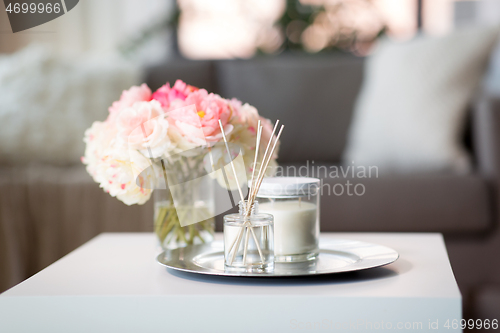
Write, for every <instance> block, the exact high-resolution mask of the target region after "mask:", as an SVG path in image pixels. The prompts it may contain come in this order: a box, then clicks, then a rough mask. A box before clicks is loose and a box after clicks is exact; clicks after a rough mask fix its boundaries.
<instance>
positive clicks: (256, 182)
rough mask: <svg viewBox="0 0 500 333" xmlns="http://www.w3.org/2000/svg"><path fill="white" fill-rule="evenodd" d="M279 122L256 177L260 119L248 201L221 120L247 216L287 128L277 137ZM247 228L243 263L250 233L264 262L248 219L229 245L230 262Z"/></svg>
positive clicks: (259, 127)
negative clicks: (242, 189)
mask: <svg viewBox="0 0 500 333" xmlns="http://www.w3.org/2000/svg"><path fill="white" fill-rule="evenodd" d="M278 124H279V120H277V121H276V124H275V125H274V128H273V132H272V134H271V137H270V138H269V142H268V143H267V147H266V150H265V152H264V155H263V156H262V159H261V162H260V168H259V172H258V173H257V176H256V177H255V170H256V168H257V161H258V158H259V146H260V141H261V136H262V128H263V126H261V124H260V120H259V123H258V125H257V137H256V144H255V157H254V163H253V168H252V178H251V182H250V190H249V192H248V199H247V201H245V198H244V196H243V193H242V192H241V187H240V184H239V181H238V177H237V174H236V169H235V168H234V164H233V159H232V158H231V153H230V152H229V146H228V143H227V139H226V134H225V133H224V128H223V126H222V122H221V121H220V120H219V126H220V130H221V132H222V137H223V139H224V143H225V145H226V150H227V153H228V155H229V160H230V163H231V169H232V171H233V174H234V178H235V180H236V185H237V186H238V192H239V194H240V197H241V202H242V204H243V208H244V212H245V216H246V217H249V216H250V215H251V213H252V207H253V204H254V202H255V198H256V196H257V193H258V192H259V188H260V185H261V184H262V181H263V179H264V177H265V174H266V169H267V167H268V166H269V162H271V159H272V156H273V155H274V151H275V149H276V145H277V144H278V141H279V138H280V136H281V133H282V132H283V129H284V128H285V126H284V125H281V128H280V130H279V132H278V135H277V136H276V138H275V136H274V134H275V133H276V129H277V128H278ZM273 138H274V140H273ZM273 141H274V143H273ZM271 145H272V148H271ZM269 148H271V150H269ZM245 229H246V237H245V246H244V249H243V264H245V263H246V257H247V250H248V240H249V238H250V233H251V234H252V237H253V239H254V241H255V244H256V247H257V250H258V252H259V256H260V259H261V261H262V263H264V256H263V254H262V250H261V248H260V246H259V242H258V240H257V237H256V235H255V232H254V230H253V228H252V225H251V222H250V220H249V219H248V220H246V221H245V223H244V224H243V225H242V226H241V229H240V231H239V232H238V234H237V235H236V237H235V238H234V240H233V242H232V244H231V246H230V247H229V251H228V254H230V255H231V252H232V255H231V259H230V264H232V263H233V261H234V258H235V257H236V253H237V252H238V249H239V248H240V245H241V241H242V238H243V234H244V232H245ZM249 231H250V232H249Z"/></svg>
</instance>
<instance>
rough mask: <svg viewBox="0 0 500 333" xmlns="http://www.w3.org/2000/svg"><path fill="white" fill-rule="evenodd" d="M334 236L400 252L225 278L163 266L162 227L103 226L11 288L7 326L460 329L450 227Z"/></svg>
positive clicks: (2, 301) (0, 320)
mask: <svg viewBox="0 0 500 333" xmlns="http://www.w3.org/2000/svg"><path fill="white" fill-rule="evenodd" d="M218 237H220V235H218ZM333 237H336V238H345V239H355V240H361V241H366V242H372V243H378V244H382V245H386V246H389V247H392V248H394V249H395V250H397V251H398V252H399V253H400V258H399V259H398V260H397V261H396V262H395V263H393V264H391V265H388V266H386V267H383V268H377V269H372V270H367V271H364V272H359V273H354V274H348V275H341V276H334V275H330V276H326V277H323V278H320V279H314V280H306V279H298V278H296V279H293V278H292V279H287V280H270V279H266V280H256V279H250V278H215V277H203V276H198V275H194V274H189V273H181V272H173V271H169V270H167V269H166V268H164V267H162V266H160V265H159V264H158V263H156V262H155V257H156V255H157V254H158V250H159V248H158V247H157V246H156V244H157V243H156V241H155V238H154V236H153V235H152V234H148V233H119V234H118V233H117V234H102V235H100V236H98V237H96V238H94V239H93V240H91V241H90V242H88V243H86V244H85V245H83V246H82V247H80V248H78V249H77V250H75V251H73V252H72V253H70V254H69V255H67V256H65V257H64V258H62V259H60V260H59V261H57V262H56V263H54V264H52V265H51V266H49V267H47V268H46V269H44V270H42V271H41V272H39V273H38V274H36V275H34V276H33V277H31V278H29V279H28V280H26V281H24V282H22V283H20V284H19V285H17V286H15V287H14V288H12V289H10V290H8V291H6V292H4V293H3V294H1V295H0V332H8V333H14V332H40V333H41V332H50V333H54V332H64V333H69V332H72V333H73V332H86V333H87V332H106V333H112V332H120V333H123V332H134V333H135V332H140V333H144V332H155V333H157V332H173V333H179V332H217V333H223V332H231V333H235V332H290V331H291V332H296V331H299V332H302V331H306V332H307V331H335V330H337V331H353V330H355V331H374V330H382V331H385V330H386V329H388V328H389V327H391V328H392V330H396V331H398V329H397V328H401V329H399V331H412V330H413V329H408V328H410V327H415V331H419V332H422V331H424V332H425V331H429V325H432V328H435V327H436V326H437V328H438V329H437V330H434V329H432V331H433V332H435V331H443V332H450V331H454V330H452V329H447V328H446V327H444V326H445V324H446V322H447V321H448V320H449V322H448V323H449V325H450V326H451V324H452V321H453V319H455V320H460V319H461V295H460V292H459V290H458V287H457V284H456V282H455V278H454V276H453V272H452V270H451V266H450V263H449V260H448V256H447V254H446V248H445V246H444V242H443V239H442V236H441V235H440V234H409V233H339V234H322V241H327V240H328V239H331V238H333ZM405 326H406V327H405ZM377 328H378V329H377ZM382 328H385V329H382Z"/></svg>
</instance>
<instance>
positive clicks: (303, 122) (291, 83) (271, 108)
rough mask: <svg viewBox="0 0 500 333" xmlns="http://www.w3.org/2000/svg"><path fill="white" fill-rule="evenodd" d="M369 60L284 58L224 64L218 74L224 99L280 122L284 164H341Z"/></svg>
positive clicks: (281, 151)
mask: <svg viewBox="0 0 500 333" xmlns="http://www.w3.org/2000/svg"><path fill="white" fill-rule="evenodd" d="M362 64H363V59H361V58H355V57H352V56H337V57H332V56H328V57H311V56H308V57H301V56H289V57H287V56H279V57H275V58H273V57H267V58H256V59H251V60H243V61H240V60H231V61H221V62H218V63H217V64H216V75H217V80H218V84H219V89H220V93H221V95H222V96H224V97H227V98H231V97H236V98H238V99H240V100H242V101H243V102H247V103H250V104H252V105H254V106H255V107H256V108H257V109H258V110H259V113H260V114H261V115H262V116H264V117H266V118H271V119H272V120H273V121H275V120H276V119H280V121H281V122H282V123H283V124H284V125H285V126H286V130H285V132H284V133H283V136H282V138H281V142H282V144H281V147H280V153H279V161H280V162H298V161H305V160H308V159H309V160H313V159H314V160H318V161H339V160H340V156H341V154H342V151H343V149H344V146H345V142H346V135H347V129H348V126H349V122H350V119H351V113H352V108H353V104H354V101H355V99H356V95H357V93H358V90H359V87H360V85H361V81H362V72H363V66H362Z"/></svg>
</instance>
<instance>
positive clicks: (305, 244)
mask: <svg viewBox="0 0 500 333" xmlns="http://www.w3.org/2000/svg"><path fill="white" fill-rule="evenodd" d="M259 212H262V213H268V214H272V215H273V216H274V255H275V256H290V255H297V254H304V253H311V252H315V251H317V249H318V236H319V225H318V223H317V218H318V216H317V214H318V210H317V207H316V205H314V204H312V203H310V202H304V201H299V200H298V199H297V200H286V201H283V200H277V201H271V202H266V203H262V204H260V205H259Z"/></svg>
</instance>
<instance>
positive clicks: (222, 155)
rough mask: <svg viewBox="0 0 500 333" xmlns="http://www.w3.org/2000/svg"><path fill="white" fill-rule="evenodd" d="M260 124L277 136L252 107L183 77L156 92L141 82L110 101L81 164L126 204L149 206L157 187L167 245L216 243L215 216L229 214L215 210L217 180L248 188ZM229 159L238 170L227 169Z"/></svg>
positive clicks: (158, 216) (158, 225)
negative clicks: (245, 185) (196, 84)
mask: <svg viewBox="0 0 500 333" xmlns="http://www.w3.org/2000/svg"><path fill="white" fill-rule="evenodd" d="M259 121H260V123H261V124H262V133H261V136H262V140H261V141H260V142H262V144H264V143H265V142H268V141H269V140H270V139H271V138H272V137H273V138H274V136H273V134H272V133H273V131H272V124H271V122H270V121H269V120H268V119H265V118H262V117H261V116H259V113H258V112H257V109H256V108H254V107H253V106H251V105H249V104H242V103H241V102H240V101H238V100H237V99H231V100H228V99H224V98H222V97H220V96H219V95H216V94H213V93H209V92H207V91H206V90H205V89H199V88H196V87H194V86H191V85H188V84H186V83H184V82H182V81H180V80H178V81H176V82H175V84H174V85H173V86H172V87H171V86H170V85H169V84H168V83H167V84H166V85H164V86H162V87H161V88H159V89H158V90H157V91H156V92H154V93H153V92H152V91H151V90H150V89H149V87H148V86H147V85H146V84H143V85H141V86H134V87H132V88H130V89H129V90H127V91H124V92H123V93H122V95H121V98H120V100H118V101H116V102H114V103H113V104H112V105H111V107H110V108H109V115H108V117H107V119H106V120H105V121H102V122H101V121H96V122H94V123H93V125H92V126H91V127H90V128H89V129H88V130H87V131H86V132H85V138H84V142H85V143H86V149H85V156H84V157H82V162H83V163H84V164H85V165H86V166H87V171H88V172H89V174H90V175H91V176H92V177H93V179H94V181H96V182H97V183H99V184H100V187H102V188H103V189H104V191H106V192H108V193H109V194H110V195H111V196H113V197H116V198H117V199H118V200H120V201H122V202H123V203H125V204H126V205H133V204H139V205H141V204H144V203H145V202H147V201H148V200H149V199H150V197H151V195H152V193H153V192H155V214H154V216H155V225H154V227H155V232H156V234H157V235H158V238H159V240H160V243H161V244H162V246H163V247H164V248H166V249H170V248H176V247H182V246H186V245H189V244H197V243H204V242H209V241H211V240H212V239H213V232H214V216H216V215H217V214H218V213H222V212H224V211H221V212H218V213H216V211H215V208H214V193H213V192H214V186H216V185H215V184H214V180H215V181H216V182H215V183H217V184H218V186H222V187H223V188H225V189H228V190H231V191H232V190H235V189H238V190H239V191H240V192H241V189H240V188H239V186H238V184H242V185H243V184H246V179H248V178H247V177H248V176H249V175H250V174H251V172H252V170H253V169H254V168H256V167H257V166H256V165H254V164H253V162H254V160H256V159H254V156H255V151H256V135H257V128H258V123H259ZM222 131H223V132H224V134H225V136H226V138H227V142H228V143H229V144H230V145H231V148H229V149H230V150H231V151H230V154H228V152H227V151H226V150H227V147H228V146H224V144H223V143H221V139H222V134H223V133H222ZM257 151H258V150H257ZM260 151H262V149H260ZM276 151H277V150H276ZM230 157H232V158H233V160H231V161H230V160H229V159H230ZM276 157H277V156H276V154H274V155H273V156H272V159H271V163H270V164H269V166H268V168H267V169H266V173H267V174H270V173H272V172H273V171H272V170H273V167H274V166H276V161H275V160H276ZM230 162H231V163H230ZM229 163H230V164H231V166H232V167H233V168H234V170H235V171H236V172H232V173H231V172H224V170H226V168H227V166H228V164H229ZM226 208H231V207H226Z"/></svg>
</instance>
